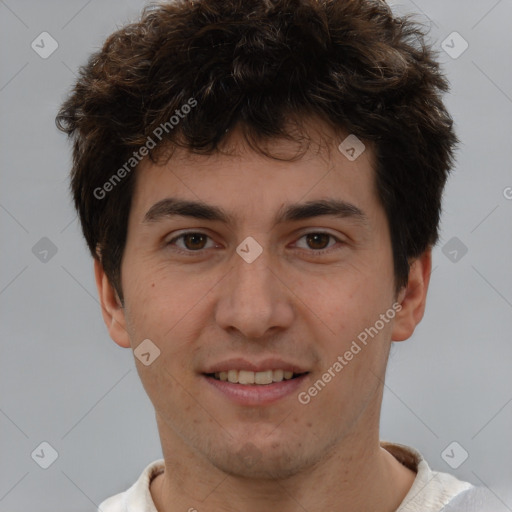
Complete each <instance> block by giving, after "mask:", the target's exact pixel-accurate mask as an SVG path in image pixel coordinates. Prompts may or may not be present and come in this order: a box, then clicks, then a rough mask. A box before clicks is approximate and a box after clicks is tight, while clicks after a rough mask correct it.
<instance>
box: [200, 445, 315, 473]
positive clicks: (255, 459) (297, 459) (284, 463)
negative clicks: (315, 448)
mask: <svg viewBox="0 0 512 512" xmlns="http://www.w3.org/2000/svg"><path fill="white" fill-rule="evenodd" d="M228 450H229V448H227V449H226V450H225V451H223V452H222V453H216V454H211V456H210V462H211V463H212V464H213V465H214V466H215V467H216V468H217V469H219V470H221V471H223V472H224V473H226V474H228V475H230V476H232V477H235V478H247V479H251V480H282V479H286V478H290V477H292V476H295V475H297V474H299V473H301V472H302V471H305V470H307V469H308V468H310V467H311V466H312V465H314V464H315V462H317V461H316V460H313V457H307V456H306V454H304V453H300V452H299V451H298V450H297V449H296V448H295V449H294V448H293V447H288V449H287V450H286V449H283V447H265V448H264V449H259V448H258V447H257V446H256V445H254V444H252V443H246V444H245V445H244V446H242V448H241V449H239V450H238V451H237V452H229V451H228Z"/></svg>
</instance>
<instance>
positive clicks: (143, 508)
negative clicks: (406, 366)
mask: <svg viewBox="0 0 512 512" xmlns="http://www.w3.org/2000/svg"><path fill="white" fill-rule="evenodd" d="M381 446H382V447H383V448H385V449H386V450H387V451H388V452H389V453H391V454H392V455H393V456H394V457H395V458H396V459H397V460H398V461H399V462H401V463H402V464H403V465H404V466H406V467H408V468H409V469H412V470H413V471H415V472H416V473H417V475H416V478H415V480H414V482H413V484H412V487H411V488H410V490H409V492H408V493H407V495H406V496H405V498H404V499H403V501H402V503H401V504H400V506H399V507H398V509H397V510H396V512H441V511H442V512H452V511H453V512H455V511H457V510H464V511H469V510H470V511H472V512H473V511H474V512H495V511H496V512H497V511H498V509H497V508H488V506H487V505H488V503H489V501H488V496H487V495H485V496H486V498H485V500H486V501H485V503H484V502H483V498H482V497H481V495H480V494H478V497H479V498H478V499H477V500H476V501H475V499H473V498H472V497H474V496H475V493H474V491H478V490H479V488H476V487H474V486H473V485H472V484H470V483H469V482H463V481H461V480H458V479H457V478H455V477H454V476H452V475H450V474H447V473H441V472H438V471H432V470H431V469H430V467H429V466H428V464H427V462H426V461H425V459H424V458H423V457H422V455H421V454H420V453H419V452H417V451H416V450H415V449H414V448H411V447H409V446H404V445H400V444H394V443H387V442H381ZM164 468H165V464H164V460H163V459H159V460H156V461H154V462H152V463H151V464H149V465H148V466H146V468H145V469H144V471H143V472H142V474H141V475H140V477H139V478H138V480H137V481H136V482H135V483H134V484H133V485H132V486H131V487H130V488H129V489H128V490H127V491H125V492H121V493H119V494H116V495H115V496H111V497H110V498H108V499H106V500H105V501H103V502H102V503H101V504H100V506H99V509H98V511H99V512H158V511H157V509H156V507H155V504H154V502H153V499H152V497H151V493H150V490H149V484H150V482H151V480H152V479H153V478H154V477H156V476H157V475H158V474H160V473H162V472H163V471H164ZM468 491H469V492H468ZM468 499H469V500H468ZM468 504H469V505H468ZM445 506H446V508H444V507H445ZM482 506H484V507H485V508H482ZM475 507H477V508H475Z"/></svg>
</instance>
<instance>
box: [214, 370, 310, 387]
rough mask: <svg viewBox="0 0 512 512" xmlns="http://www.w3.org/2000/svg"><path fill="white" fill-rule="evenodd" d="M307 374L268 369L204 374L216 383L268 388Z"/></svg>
mask: <svg viewBox="0 0 512 512" xmlns="http://www.w3.org/2000/svg"><path fill="white" fill-rule="evenodd" d="M308 373H309V372H301V373H296V372H292V371H290V370H283V369H276V370H273V369H269V370H263V371H259V372H253V371H250V370H227V371H222V372H214V373H205V374H204V375H205V376H206V377H210V378H211V379H215V380H217V381H222V382H229V383H231V384H241V385H244V386H268V385H271V384H275V383H278V382H282V381H288V380H293V379H298V378H300V377H303V376H304V375H307V374H308Z"/></svg>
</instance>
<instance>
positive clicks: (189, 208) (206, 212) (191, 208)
mask: <svg viewBox="0 0 512 512" xmlns="http://www.w3.org/2000/svg"><path fill="white" fill-rule="evenodd" d="M176 215H178V216H181V217H191V218H194V219H202V220H209V221H219V222H223V223H225V224H229V223H232V224H234V223H235V222H234V221H235V217H234V216H233V215H232V214H230V213H228V212H226V211H225V210H223V209H222V208H219V207H217V206H213V205H209V204H207V203H204V202H201V201H189V200H185V199H178V198H173V197H167V198H165V199H162V200H160V201H158V202H157V203H155V204H154V205H153V206H151V208H150V209H149V210H148V211H147V212H146V214H145V215H144V219H143V221H142V222H143V223H153V222H159V221H162V220H164V219H167V218H169V217H173V216H176ZM320 216H333V217H338V218H352V219H354V220H356V221H358V222H361V223H365V224H366V223H367V222H368V218H367V216H366V215H365V214H364V213H363V212H362V210H360V209H359V208H358V207H357V206H355V205H353V204H351V203H347V202H346V201H343V200H340V199H333V198H331V199H320V200H316V201H308V202H305V203H287V204H284V205H282V206H281V208H280V209H279V211H278V212H277V214H276V216H275V218H274V225H275V224H279V223H283V222H293V221H299V220H304V219H311V218H314V217H320Z"/></svg>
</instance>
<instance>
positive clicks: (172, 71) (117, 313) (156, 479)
mask: <svg viewBox="0 0 512 512" xmlns="http://www.w3.org/2000/svg"><path fill="white" fill-rule="evenodd" d="M447 88H448V85H447V82H446V80H445V78H444V77H443V76H442V74H441V73H440V71H439V67H438V64H437V63H436V61H435V60H434V58H433V55H432V52H431V49H430V48H429V47H428V45H426V44H425V43H424V40H423V36H422V33H421V31H420V28H419V27H417V26H416V25H414V24H413V23H412V22H411V21H409V20H407V19H405V18H404V19H400V18H394V17H393V15H392V13H391V10H390V9H389V7H388V6H387V5H386V4H385V3H384V2H382V1H377V0H345V1H335V0H274V1H271V0H253V1H247V0H245V1H242V0H196V1H193V0H179V1H177V2H172V3H166V4H161V5H159V6H153V7H151V8H148V9H146V11H145V12H144V13H143V16H142V17H141V19H140V21H138V22H137V23H134V24H131V25H128V26H126V27H124V28H122V29H120V30H118V31H117V32H115V33H114V34H112V35H111V36H110V37H109V38H108V39H107V41H106V42H105V44H104V46H103V48H102V50H101V51H99V52H98V53H96V54H94V55H93V56H92V57H91V58H90V60H89V62H88V64H87V65H86V66H85V67H84V68H83V69H82V70H81V75H80V77H79V79H78V81H77V83H76V85H75V88H74V91H73V93H72V94H71V96H70V97H69V99H68V100H67V101H66V102H65V104H64V105H63V106H62V109H61V111H60V112H59V116H58V125H59V127H60V128H61V129H62V130H63V131H65V132H67V133H68V135H70V136H71V137H72V139H73V141H74V153H73V156H74V160H73V169H72V179H71V185H72V191H73V194H74V200H75V205H76V208H77V210H78V212H79V215H80V220H81V223H82V227H83V231H84V235H85V238H86V240H87V243H88V246H89V248H90V250H91V254H92V255H93V256H94V258H95V260H94V266H95V275H96V283H97V287H98V292H99V296H100V299H101V304H102V312H103V318H104V320H105V323H106V325H107V327H108V330H109V333H110V336H111V337H112V339H113V340H114V341H115V342H116V343H117V344H118V345H120V346H122V347H126V348H130V347H131V348H132V349H133V350H134V355H135V362H136V365H137V370H138V372H139V375H140V378H141V380H142V383H143V385H144V388H145V390H146V392H147V394H148V396H149V398H150V399H151V401H152V403H153V405H154V407H155V413H156V419H157V424H158V429H159V434H160V439H161V444H162V450H163V456H164V458H163V460H158V461H155V462H153V463H151V464H149V465H148V466H147V467H146V468H145V469H144V471H143V472H142V474H141V476H140V478H139V479H138V480H137V482H136V483H135V484H134V485H133V486H132V487H131V488H130V489H129V490H128V491H126V492H122V493H118V494H116V495H115V496H112V497H111V498H109V499H107V500H105V501H104V502H103V503H102V504H101V505H100V510H102V511H103V512H120V511H131V512H138V511H158V512H175V511H179V510H189V511H194V510H197V511H199V512H211V511H220V510H222V511H244V512H251V511H262V510H263V511H266V510H280V511H282V512H292V511H299V510H307V511H309V512H316V511H325V510H347V511H370V510H372V511H373V510H375V511H377V510H378V511H382V512H386V511H389V512H391V511H396V510H399V511H401V512H412V511H421V512H429V511H440V510H441V509H442V508H443V507H445V506H447V505H448V504H450V503H452V504H453V503H454V501H453V500H455V499H457V500H459V501H457V503H461V502H463V501H464V500H463V501H460V500H461V499H463V498H464V496H466V495H467V494H464V493H467V492H468V491H471V489H472V486H471V484H469V483H467V482H462V481H459V480H457V479H456V478H455V477H453V476H451V475H448V474H444V473H437V472H434V471H432V470H431V469H430V468H429V466H428V464H427V462H426V461H425V460H424V459H423V458H422V456H421V455H420V454H419V453H418V452H417V451H416V450H414V449H413V448H410V447H407V446H402V445H397V444H391V443H385V442H381V441H380V440H379V417H380V408H381V403H382V394H383V385H384V378H385V371H386V364H387V359H388V355H389V349H390V345H391V342H392V341H395V342H398V341H403V340H406V339H408V338H409V337H410V336H411V335H412V333H413V332H414V329H415V327H416V325H417V324H418V323H419V322H420V321H421V319H422V316H423V312H424V308H425V300H426V294H427V289H428V284H429V276H430V271H431V248H432V246H433V245H434V244H435V242H436V241H437V237H438V222H439V215H440V207H441V195H442V190H443V187H444V184H445V181H446V178H447V174H448V172H449V170H450V168H451V166H452V162H453V150H454V146H455V144H456V142H457V138H456V136H455V134H454V132H453V129H452V121H451V118H450V116H449V114H448V113H447V111H446V109H445V107H444V105H443V103H442V100H441V98H440V95H441V93H442V92H444V91H446V90H447Z"/></svg>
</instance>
